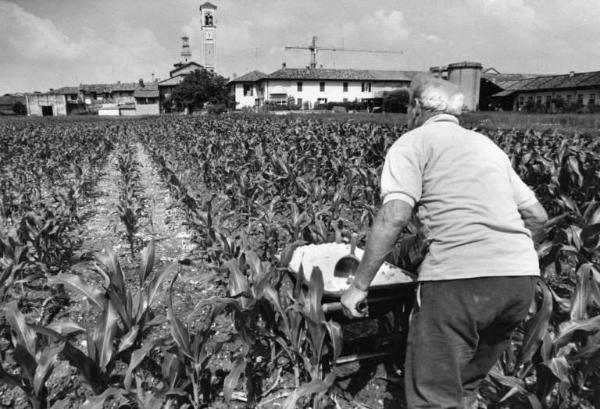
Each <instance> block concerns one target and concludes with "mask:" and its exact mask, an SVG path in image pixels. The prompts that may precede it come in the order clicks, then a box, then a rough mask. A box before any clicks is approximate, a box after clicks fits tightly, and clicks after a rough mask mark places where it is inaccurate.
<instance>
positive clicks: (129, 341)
mask: <svg viewBox="0 0 600 409" xmlns="http://www.w3.org/2000/svg"><path fill="white" fill-rule="evenodd" d="M139 331H140V327H138V326H137V325H134V326H133V327H131V329H130V330H129V332H128V333H127V334H125V335H123V337H122V338H121V340H120V341H119V349H118V352H119V353H120V352H123V351H125V350H126V349H129V348H131V346H132V345H133V344H134V343H135V340H136V339H137V336H138V333H139Z"/></svg>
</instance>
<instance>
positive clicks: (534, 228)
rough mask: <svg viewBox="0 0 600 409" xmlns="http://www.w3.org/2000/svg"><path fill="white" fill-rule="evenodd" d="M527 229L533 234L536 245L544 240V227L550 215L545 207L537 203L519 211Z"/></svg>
mask: <svg viewBox="0 0 600 409" xmlns="http://www.w3.org/2000/svg"><path fill="white" fill-rule="evenodd" d="M519 213H520V214H521V218H522V219H523V222H524V223H525V227H526V228H527V229H528V230H529V231H530V232H531V238H532V239H533V242H534V243H536V244H537V243H539V242H540V241H541V240H542V239H543V238H544V225H545V224H546V222H547V221H548V214H547V213H546V210H545V209H544V207H543V206H542V205H541V204H540V203H539V202H536V203H534V204H532V205H531V206H527V207H525V208H523V209H519Z"/></svg>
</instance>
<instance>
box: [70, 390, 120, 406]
mask: <svg viewBox="0 0 600 409" xmlns="http://www.w3.org/2000/svg"><path fill="white" fill-rule="evenodd" d="M125 394H126V391H124V390H123V389H119V388H108V389H106V390H105V391H104V392H102V393H101V394H100V395H96V396H90V397H89V398H87V399H86V400H85V402H83V404H82V405H81V408H80V409H103V408H104V404H105V403H106V401H107V400H108V399H109V398H115V397H118V396H123V397H125Z"/></svg>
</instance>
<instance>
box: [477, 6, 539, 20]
mask: <svg viewBox="0 0 600 409" xmlns="http://www.w3.org/2000/svg"><path fill="white" fill-rule="evenodd" d="M473 3H474V4H478V5H479V6H480V7H481V11H482V12H483V14H485V15H488V16H491V17H495V18H499V19H503V20H508V21H512V22H520V23H522V24H539V23H540V20H539V19H538V16H537V14H536V12H535V10H534V9H533V8H532V7H531V6H529V5H527V4H525V1H524V0H473V2H472V4H473Z"/></svg>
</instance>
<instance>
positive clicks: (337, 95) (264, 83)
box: [229, 64, 419, 109]
mask: <svg viewBox="0 0 600 409" xmlns="http://www.w3.org/2000/svg"><path fill="white" fill-rule="evenodd" d="M418 72H419V71H384V70H354V69H329V68H309V67H307V68H287V67H286V65H285V64H283V66H282V67H281V69H279V70H277V71H275V72H273V73H271V74H268V75H266V74H263V73H262V72H260V71H252V72H250V73H248V74H245V75H242V76H241V77H238V78H235V79H233V80H232V81H230V82H229V84H230V89H231V92H232V94H233V95H234V97H235V102H236V109H241V108H246V107H260V106H262V105H265V104H279V105H286V104H290V103H292V104H294V105H296V106H298V107H299V108H301V109H311V108H313V107H315V106H317V105H319V104H326V103H328V102H340V103H342V102H352V101H359V102H374V101H375V100H376V99H380V98H382V97H383V94H384V92H386V91H393V90H398V89H401V88H406V87H407V86H408V85H409V84H410V81H411V79H412V77H414V76H415V75H416V74H417V73H418Z"/></svg>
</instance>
